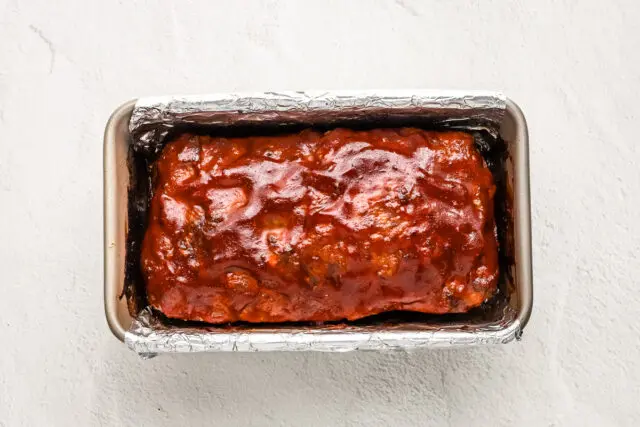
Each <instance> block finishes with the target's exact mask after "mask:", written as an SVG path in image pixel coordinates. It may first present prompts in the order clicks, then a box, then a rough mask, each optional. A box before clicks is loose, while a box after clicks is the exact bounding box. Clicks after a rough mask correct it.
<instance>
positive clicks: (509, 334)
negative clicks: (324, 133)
mask: <svg viewBox="0 0 640 427" xmlns="http://www.w3.org/2000/svg"><path fill="white" fill-rule="evenodd" d="M505 108H506V98H505V96H504V95H502V94H500V93H497V92H456V91H410V92H409V91H376V92H375V93H372V92H312V91H307V92H277V93H275V92H268V93H259V94H247V95H232V94H224V95H205V96H186V97H153V98H142V99H140V100H138V101H137V103H136V106H135V108H134V111H133V114H132V117H131V120H130V124H129V130H130V133H131V136H132V144H133V146H134V148H135V149H141V150H146V151H147V152H158V151H160V150H161V149H162V146H163V142H164V139H165V137H166V136H167V134H168V133H169V132H170V131H171V130H172V129H174V128H176V127H178V126H184V125H205V126H246V125H249V126H250V125H256V124H267V125H292V124H304V125H319V124H322V125H331V124H332V123H339V124H340V125H344V124H345V123H346V124H348V123H350V122H355V123H357V122H362V121H366V120H369V121H372V120H380V119H382V120H387V121H388V120H390V119H391V120H395V119H400V120H401V119H407V118H420V119H421V120H431V121H432V122H434V123H438V124H446V125H452V126H458V127H466V128H470V129H471V128H482V129H485V130H488V131H489V132H491V133H493V134H498V132H499V127H500V122H501V120H502V117H503V115H504V111H505ZM515 313H516V310H515V309H514V308H512V307H511V306H510V305H506V306H505V307H504V308H503V309H502V310H501V313H499V316H498V317H499V318H498V319H496V320H493V321H484V322H483V321H479V322H472V323H466V324H462V323H450V324H449V323H438V324H425V323H398V324H375V325H368V326H349V325H326V326H306V327H303V326H287V325H283V326H282V327H277V328H275V327H269V328H264V327H259V326H257V325H256V326H224V327H223V326H221V327H216V326H208V327H207V326H202V327H196V326H190V327H184V326H177V325H169V324H166V323H164V322H163V321H162V320H161V319H159V318H158V317H157V316H155V315H154V313H153V310H151V309H150V308H145V309H143V310H142V311H141V312H140V313H139V315H138V317H137V318H136V319H134V321H133V323H132V325H131V327H130V329H129V331H127V333H126V334H125V342H126V344H127V345H128V346H129V348H131V349H132V350H133V351H135V352H137V353H138V354H140V355H141V356H143V357H151V356H153V355H155V354H157V353H190V352H216V351H283V350H284V351H309V350H313V351H330V352H342V351H351V350H408V349H416V348H434V347H454V346H472V345H479V344H502V343H508V342H510V341H512V340H513V339H514V338H519V337H520V334H521V328H520V324H519V322H518V320H517V319H516V315H515Z"/></svg>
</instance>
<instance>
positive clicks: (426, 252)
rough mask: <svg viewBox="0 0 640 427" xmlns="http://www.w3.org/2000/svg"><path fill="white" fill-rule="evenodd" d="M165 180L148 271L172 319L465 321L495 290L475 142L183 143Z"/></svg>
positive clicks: (313, 135) (172, 151) (307, 139)
mask: <svg viewBox="0 0 640 427" xmlns="http://www.w3.org/2000/svg"><path fill="white" fill-rule="evenodd" d="M155 170H156V174H155V178H154V179H155V184H154V195H153V199H152V201H151V209H150V218H149V225H148V229H147V231H146V235H145V238H144V243H143V250H142V269H143V273H144V276H145V278H146V283H147V295H148V298H149V302H150V303H151V304H152V305H153V306H154V307H156V308H157V309H159V310H160V311H162V312H163V313H164V314H165V315H167V316H168V317H171V318H177V319H184V320H199V321H205V322H210V323H226V322H233V321H247V322H286V321H332V320H341V319H349V320H354V319H359V318H362V317H365V316H369V315H372V314H377V313H381V312H385V311H390V310H410V311H418V312H424V313H459V312H465V311H468V310H469V309H470V308H472V307H475V306H478V305H480V304H481V303H482V302H483V301H485V300H486V299H488V298H490V297H491V296H492V295H493V294H494V293H495V291H496V283H497V278H498V253H497V252H498V251H497V242H496V228H495V221H494V217H493V196H494V193H495V186H494V183H493V178H492V175H491V172H490V171H489V169H488V168H487V167H486V165H485V164H484V161H483V159H482V157H481V156H480V154H479V153H478V152H477V150H476V149H475V146H474V143H473V137H472V136H471V135H469V134H466V133H462V132H428V131H423V130H420V129H413V128H403V129H376V130H369V131H353V130H348V129H335V130H332V131H329V132H326V133H320V132H316V131H312V130H305V131H303V132H300V133H298V134H293V135H283V136H276V137H248V138H229V139H226V138H215V137H208V136H198V135H190V134H184V135H181V136H180V137H178V138H177V139H176V140H174V141H173V142H171V143H169V144H168V145H167V146H166V147H165V149H164V151H163V152H162V155H161V157H160V158H159V160H158V161H157V162H156V164H155Z"/></svg>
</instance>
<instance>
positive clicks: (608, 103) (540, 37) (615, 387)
mask: <svg viewBox="0 0 640 427" xmlns="http://www.w3.org/2000/svg"><path fill="white" fill-rule="evenodd" d="M639 22H640V3H638V2H637V1H634V0H629V1H602V0H590V1H580V2H578V1H575V2H573V1H549V0H537V1H525V0H521V1H513V2H507V1H485V2H479V1H444V0H443V1H418V0H396V1H393V0H386V1H383V0H379V1H367V2H365V1H333V2H330V1H317V0H316V1H308V2H305V1H295V2H294V1H260V2H259V1H245V2H239V1H236V2H234V1H229V2H222V1H217V2H212V1H202V2H175V5H172V2H164V3H162V4H161V3H160V2H155V1H140V2H134V1H106V0H105V1H96V2H92V1H86V0H66V1H49V0H41V1H11V0H0V291H1V293H0V339H1V341H0V342H1V343H0V426H3V427H8V426H21V425H32V426H67V425H82V426H85V425H86V426H88V425H109V426H120V425H124V426H143V425H148V426H162V425H167V426H176V425H207V426H210V425H241V426H247V425H290V426H322V425H383V426H384V425H393V426H395V425H421V426H439V425H450V426H458V425H460V426H467V425H482V426H503V425H504V426H516V425H517V426H574V425H575V426H578V425H580V426H582V425H584V426H638V425H640V337H639V334H640V327H639V318H640V317H639V316H640V296H639V292H640V279H639V277H640V265H639V263H638V253H639V252H640V229H639V228H638V219H639V218H640V215H639V213H638V209H639V208H640V172H639V171H640V149H639V148H638V147H639V145H640V138H639V137H638V131H637V129H638V126H639V124H640V123H639V119H640V116H639V107H638V106H639V105H640V104H639V102H640V101H639V91H640V27H639V24H638V23H639ZM367 88H385V89H394V88H440V89H443V88H453V89H465V88H467V89H468V88H472V89H498V90H502V91H504V92H505V93H506V94H507V95H508V96H510V97H511V98H513V99H514V100H516V102H518V103H519V104H520V106H521V107H522V109H523V110H524V112H525V115H526V117H527V119H528V122H529V128H530V137H531V167H532V170H531V178H532V204H533V245H534V251H533V253H534V278H535V304H534V313H533V317H532V320H531V322H530V323H529V326H528V328H527V329H526V330H525V333H524V338H523V341H522V342H520V343H513V344H511V345H508V346H503V347H496V348H483V349H469V350H457V351H435V352H418V353H409V354H404V353H387V354H385V353H350V354H278V353H275V354H210V355H197V356H162V357H158V358H156V359H153V360H150V361H142V360H140V359H139V358H138V357H137V356H136V355H135V354H133V353H131V352H129V351H128V350H126V349H125V347H124V346H123V345H122V344H121V343H120V342H118V341H117V340H116V339H115V338H114V337H113V336H111V333H110V332H109V330H108V329H107V325H106V322H105V319H104V315H103V308H102V307H103V306H102V283H103V282H102V267H103V266H102V132H103V129H104V125H105V122H106V120H107V118H108V116H109V114H110V113H111V111H112V110H113V109H114V108H115V107H116V106H118V105H119V104H120V103H122V102H123V101H125V100H128V99H130V98H133V97H138V96H145V95H160V94H171V93H202V92H224V91H247V90H258V91H259V90H277V89H367Z"/></svg>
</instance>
